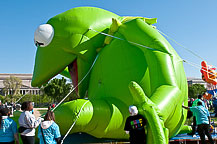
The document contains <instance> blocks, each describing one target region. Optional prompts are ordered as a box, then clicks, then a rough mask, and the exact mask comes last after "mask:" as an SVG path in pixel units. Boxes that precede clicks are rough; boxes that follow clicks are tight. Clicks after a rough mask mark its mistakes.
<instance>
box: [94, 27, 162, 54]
mask: <svg viewBox="0 0 217 144" xmlns="http://www.w3.org/2000/svg"><path fill="white" fill-rule="evenodd" d="M90 30H92V31H95V32H97V33H100V34H102V35H105V36H109V37H112V38H115V39H119V40H122V41H126V42H128V43H131V44H134V45H137V46H141V47H144V48H147V49H150V50H157V49H154V48H151V47H148V46H145V45H142V44H138V43H136V42H132V41H128V40H125V39H122V38H119V37H116V36H113V35H110V34H107V33H103V32H100V31H97V30H94V29H90ZM157 51H159V50H157Z"/></svg>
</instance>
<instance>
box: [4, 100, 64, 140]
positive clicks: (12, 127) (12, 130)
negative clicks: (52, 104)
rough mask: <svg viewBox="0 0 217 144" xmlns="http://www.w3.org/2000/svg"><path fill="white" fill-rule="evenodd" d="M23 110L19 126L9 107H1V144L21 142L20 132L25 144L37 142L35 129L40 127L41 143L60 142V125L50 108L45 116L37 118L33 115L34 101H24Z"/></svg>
mask: <svg viewBox="0 0 217 144" xmlns="http://www.w3.org/2000/svg"><path fill="white" fill-rule="evenodd" d="M21 110H22V111H23V112H22V113H21V115H20V117H19V128H18V127H17V124H16V122H15V121H14V120H12V119H11V118H10V117H9V116H10V110H9V109H8V108H7V107H0V144H1V143H2V144H15V142H16V144H19V135H18V133H20V136H21V140H22V142H23V144H34V143H35V131H36V128H38V138H39V143H40V144H59V143H61V135H60V130H59V126H58V125H57V124H56V123H55V115H54V112H52V111H51V109H48V111H47V113H46V115H45V116H44V118H41V117H39V118H38V119H36V118H35V116H34V115H33V103H32V102H31V101H26V102H23V103H22V105H21Z"/></svg>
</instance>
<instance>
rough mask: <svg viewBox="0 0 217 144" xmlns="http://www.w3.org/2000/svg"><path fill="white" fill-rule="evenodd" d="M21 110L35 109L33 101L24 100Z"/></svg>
mask: <svg viewBox="0 0 217 144" xmlns="http://www.w3.org/2000/svg"><path fill="white" fill-rule="evenodd" d="M21 110H23V111H31V110H33V105H32V102H31V101H26V102H23V103H22V105H21Z"/></svg>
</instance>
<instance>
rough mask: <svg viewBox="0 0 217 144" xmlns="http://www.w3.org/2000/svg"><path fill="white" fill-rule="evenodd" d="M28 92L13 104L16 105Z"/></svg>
mask: <svg viewBox="0 0 217 144" xmlns="http://www.w3.org/2000/svg"><path fill="white" fill-rule="evenodd" d="M29 92H30V90H29V91H28V92H27V93H26V94H25V95H23V96H22V97H21V98H19V99H18V100H17V101H16V102H15V104H17V103H18V102H19V101H20V100H21V99H22V98H23V97H24V96H26V95H27V94H29Z"/></svg>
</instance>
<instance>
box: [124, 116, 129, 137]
mask: <svg viewBox="0 0 217 144" xmlns="http://www.w3.org/2000/svg"><path fill="white" fill-rule="evenodd" d="M129 129H130V126H129V121H128V118H127V120H126V122H125V126H124V131H125V133H126V134H129V133H130V131H129Z"/></svg>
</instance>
